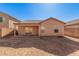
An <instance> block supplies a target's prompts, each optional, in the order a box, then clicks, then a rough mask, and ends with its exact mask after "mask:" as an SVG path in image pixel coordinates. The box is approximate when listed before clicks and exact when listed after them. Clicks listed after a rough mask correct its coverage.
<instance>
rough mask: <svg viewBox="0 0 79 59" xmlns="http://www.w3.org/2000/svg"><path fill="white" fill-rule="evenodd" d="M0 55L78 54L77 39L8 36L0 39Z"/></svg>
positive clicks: (78, 42) (78, 41) (78, 45)
mask: <svg viewBox="0 0 79 59" xmlns="http://www.w3.org/2000/svg"><path fill="white" fill-rule="evenodd" d="M0 55H8V56H52V55H55V56H56V55H57V56H67V55H74V56H75V55H79V40H78V39H75V38H71V37H67V36H65V37H38V36H16V37H14V36H8V37H5V38H1V39H0Z"/></svg>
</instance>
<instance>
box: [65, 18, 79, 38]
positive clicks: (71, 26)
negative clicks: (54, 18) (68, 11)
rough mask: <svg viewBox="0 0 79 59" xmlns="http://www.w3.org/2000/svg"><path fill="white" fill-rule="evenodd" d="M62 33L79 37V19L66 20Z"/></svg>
mask: <svg viewBox="0 0 79 59" xmlns="http://www.w3.org/2000/svg"><path fill="white" fill-rule="evenodd" d="M64 33H65V35H68V36H72V37H77V38H79V19H76V20H72V21H69V22H67V23H66V24H65V31H64Z"/></svg>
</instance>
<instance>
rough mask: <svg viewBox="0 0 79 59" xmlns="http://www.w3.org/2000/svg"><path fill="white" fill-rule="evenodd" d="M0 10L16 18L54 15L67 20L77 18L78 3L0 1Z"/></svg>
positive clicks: (39, 18) (78, 16) (35, 18)
mask: <svg viewBox="0 0 79 59" xmlns="http://www.w3.org/2000/svg"><path fill="white" fill-rule="evenodd" d="M0 12H4V13H7V14H9V15H10V16H13V17H15V18H16V19H18V20H21V21H24V20H45V19H47V18H50V17H54V18H56V19H58V20H61V21H64V22H67V21H71V20H75V19H79V4H78V3H0Z"/></svg>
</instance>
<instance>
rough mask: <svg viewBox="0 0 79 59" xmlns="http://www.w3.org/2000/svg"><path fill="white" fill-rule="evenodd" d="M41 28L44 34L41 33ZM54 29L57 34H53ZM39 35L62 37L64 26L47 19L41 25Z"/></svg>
mask: <svg viewBox="0 0 79 59" xmlns="http://www.w3.org/2000/svg"><path fill="white" fill-rule="evenodd" d="M41 27H44V32H42V31H41V30H42V28H41ZM55 29H58V30H59V32H58V33H55V32H54V30H55ZM39 35H40V36H63V35H64V24H63V23H61V22H58V21H56V20H53V19H49V20H47V21H45V22H43V23H41V25H40V30H39Z"/></svg>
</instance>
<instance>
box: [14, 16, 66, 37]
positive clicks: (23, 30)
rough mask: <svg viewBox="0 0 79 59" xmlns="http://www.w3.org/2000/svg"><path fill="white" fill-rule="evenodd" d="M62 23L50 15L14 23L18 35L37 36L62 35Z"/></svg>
mask: <svg viewBox="0 0 79 59" xmlns="http://www.w3.org/2000/svg"><path fill="white" fill-rule="evenodd" d="M64 24H65V23H64V22H62V21H59V20H57V19H56V18H51V17H50V18H48V19H46V20H27V21H24V22H18V23H14V25H15V29H16V30H17V32H18V35H37V36H63V35H64ZM15 32H16V31H15ZM15 32H14V33H15ZM15 35H16V34H15Z"/></svg>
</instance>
